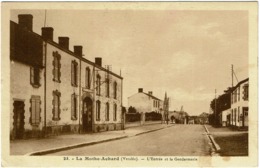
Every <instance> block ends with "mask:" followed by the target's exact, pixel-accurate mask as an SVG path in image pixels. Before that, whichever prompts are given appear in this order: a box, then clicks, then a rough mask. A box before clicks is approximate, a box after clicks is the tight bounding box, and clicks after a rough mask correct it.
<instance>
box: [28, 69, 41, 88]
mask: <svg viewBox="0 0 260 168" xmlns="http://www.w3.org/2000/svg"><path fill="white" fill-rule="evenodd" d="M30 83H31V85H32V86H33V87H36V88H38V87H40V69H39V68H37V67H31V68H30Z"/></svg>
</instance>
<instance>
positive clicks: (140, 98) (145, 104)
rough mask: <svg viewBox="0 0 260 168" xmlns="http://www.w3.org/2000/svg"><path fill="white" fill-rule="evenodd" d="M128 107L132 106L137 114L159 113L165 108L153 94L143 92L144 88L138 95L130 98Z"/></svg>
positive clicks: (139, 90) (140, 89)
mask: <svg viewBox="0 0 260 168" xmlns="http://www.w3.org/2000/svg"><path fill="white" fill-rule="evenodd" d="M128 106H129V107H130V106H132V107H134V108H135V109H136V111H137V112H140V113H141V112H143V113H146V112H157V113H160V112H161V110H162V108H163V101H162V100H161V99H159V98H157V97H155V96H154V95H153V92H152V91H150V92H148V93H145V92H143V88H139V89H138V93H136V94H134V95H132V96H130V97H128Z"/></svg>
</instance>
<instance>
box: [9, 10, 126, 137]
mask: <svg viewBox="0 0 260 168" xmlns="http://www.w3.org/2000/svg"><path fill="white" fill-rule="evenodd" d="M18 18H19V21H18V23H15V22H13V21H10V60H11V62H10V67H11V72H10V75H11V77H10V88H11V94H10V107H11V115H10V136H11V139H21V138H27V137H28V138H29V137H39V136H46V135H53V134H60V133H72V132H74V133H83V132H99V131H108V130H119V129H121V128H122V127H123V116H122V112H121V111H122V83H123V78H122V77H121V76H120V75H117V74H115V73H113V72H112V71H111V68H110V67H109V66H106V67H105V68H104V67H103V66H102V58H100V57H98V58H95V62H91V61H89V60H87V59H85V58H84V57H83V53H82V51H83V47H82V46H79V45H76V46H74V51H71V50H70V49H69V37H59V41H58V43H57V42H54V41H53V31H54V29H53V28H52V27H43V28H42V34H41V35H39V34H36V33H34V32H33V16H32V15H30V14H23V15H19V16H18Z"/></svg>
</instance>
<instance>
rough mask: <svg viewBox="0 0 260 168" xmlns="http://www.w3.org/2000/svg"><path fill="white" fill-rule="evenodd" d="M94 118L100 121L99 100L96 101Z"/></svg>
mask: <svg viewBox="0 0 260 168" xmlns="http://www.w3.org/2000/svg"><path fill="white" fill-rule="evenodd" d="M96 120H97V121H100V101H99V100H98V101H96Z"/></svg>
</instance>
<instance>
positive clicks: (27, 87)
mask: <svg viewBox="0 0 260 168" xmlns="http://www.w3.org/2000/svg"><path fill="white" fill-rule="evenodd" d="M43 79H44V78H43V70H41V71H40V84H41V86H40V87H39V88H34V87H32V85H31V84H30V66H28V65H26V64H23V63H20V62H17V61H11V62H10V85H11V86H10V92H11V94H10V98H11V100H10V110H11V111H10V131H11V138H13V135H12V131H13V115H14V112H13V110H14V106H13V103H14V100H21V101H24V104H25V106H24V110H25V113H24V114H25V118H24V123H25V125H24V128H25V132H28V131H29V130H35V131H37V130H38V131H40V130H41V129H42V127H43V122H44V103H43V101H44V92H43V90H44V80H43ZM32 95H37V96H40V98H41V105H40V108H41V113H40V115H41V122H40V124H39V125H38V126H32V125H31V124H30V122H29V118H30V107H31V103H30V99H31V96H32ZM25 136H26V135H25ZM32 136H35V135H32Z"/></svg>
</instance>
